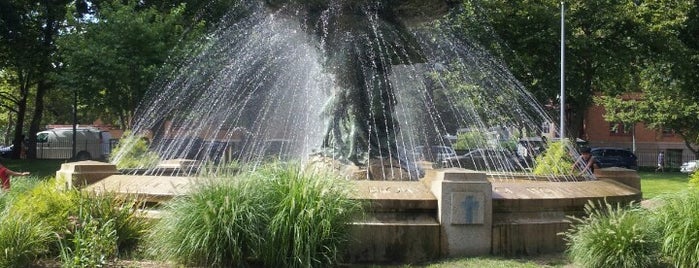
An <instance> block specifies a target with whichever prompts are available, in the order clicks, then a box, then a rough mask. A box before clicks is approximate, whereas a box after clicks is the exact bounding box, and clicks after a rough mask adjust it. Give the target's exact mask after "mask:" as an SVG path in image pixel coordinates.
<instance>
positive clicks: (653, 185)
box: [638, 171, 689, 199]
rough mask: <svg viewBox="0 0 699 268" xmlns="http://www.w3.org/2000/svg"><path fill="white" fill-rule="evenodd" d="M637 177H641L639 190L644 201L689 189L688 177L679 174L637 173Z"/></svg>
mask: <svg viewBox="0 0 699 268" xmlns="http://www.w3.org/2000/svg"><path fill="white" fill-rule="evenodd" d="M638 175H639V176H641V190H642V191H643V198H644V199H651V198H654V197H657V196H660V195H663V194H671V193H676V192H679V191H682V190H685V189H687V188H688V187H689V186H688V184H687V183H688V181H689V175H687V174H684V173H680V172H663V173H655V172H652V171H650V172H649V171H639V172H638Z"/></svg>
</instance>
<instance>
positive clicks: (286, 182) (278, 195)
mask: <svg viewBox="0 0 699 268" xmlns="http://www.w3.org/2000/svg"><path fill="white" fill-rule="evenodd" d="M260 174H261V175H262V176H264V177H265V178H266V180H267V181H269V183H270V187H269V189H268V190H267V194H268V195H269V197H268V200H269V201H271V202H272V203H271V204H272V205H273V209H272V213H273V214H272V215H271V217H270V222H269V223H268V225H267V230H266V231H267V233H266V235H265V237H266V239H265V243H264V247H263V250H262V254H263V255H262V256H261V258H262V262H264V263H265V264H266V265H267V266H269V267H325V266H332V265H333V264H336V262H337V255H338V252H339V250H340V248H341V246H342V245H344V244H345V243H346V242H347V240H348V231H349V222H350V220H351V219H352V217H353V216H356V215H355V214H356V213H357V212H358V211H359V209H360V204H359V203H357V201H355V200H351V199H349V191H348V189H351V187H349V185H348V184H347V182H346V181H345V180H343V179H340V178H339V177H338V176H337V175H334V174H332V173H330V172H315V173H306V172H303V171H302V169H301V168H300V166H299V165H287V166H283V165H270V166H267V167H266V168H265V169H263V170H262V171H261V172H260Z"/></svg>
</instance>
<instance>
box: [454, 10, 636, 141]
mask: <svg viewBox="0 0 699 268" xmlns="http://www.w3.org/2000/svg"><path fill="white" fill-rule="evenodd" d="M636 2H638V1H612V0H602V1H580V0H576V1H566V2H565V4H566V14H565V21H566V30H565V34H566V77H565V84H566V99H567V103H568V104H569V105H570V111H571V112H572V114H570V121H571V122H569V123H568V124H567V125H568V126H569V128H570V131H568V133H573V135H576V136H577V135H579V133H580V132H581V130H582V119H583V116H584V114H585V111H586V110H587V108H588V107H589V106H590V105H591V104H592V101H593V100H592V96H593V95H594V93H596V92H619V91H622V90H624V89H626V88H628V87H629V86H630V85H633V83H634V78H635V77H637V74H638V73H639V71H640V66H639V62H640V59H642V57H639V55H643V54H644V53H645V52H646V51H647V50H648V49H647V48H646V47H645V46H644V44H645V43H644V40H645V38H646V33H645V32H644V31H643V30H644V28H643V27H642V26H643V25H642V24H640V23H639V21H638V18H637V16H636V14H637V11H638V9H639V6H637V5H636ZM464 8H465V9H466V10H472V11H471V12H465V13H464V14H472V15H471V16H472V17H469V18H464V19H463V20H462V21H463V23H464V24H466V25H465V26H463V28H464V29H470V30H468V31H465V34H467V35H471V36H475V38H477V39H478V40H480V41H481V43H484V44H486V46H487V47H488V48H489V49H490V51H491V52H493V53H495V54H496V55H499V56H500V57H501V58H503V59H504V61H505V62H506V63H507V64H508V67H509V69H510V70H511V71H512V72H513V73H514V75H515V76H516V77H517V78H518V79H519V80H520V81H521V82H522V83H523V84H524V85H525V87H527V88H528V89H529V90H530V91H531V92H532V93H533V94H534V96H536V98H537V99H538V100H539V102H540V103H545V102H546V101H548V100H549V99H555V98H557V97H556V96H558V95H559V92H560V91H559V82H560V76H559V68H560V64H559V62H560V56H559V54H560V53H559V42H560V34H559V33H560V1H555V0H536V1H502V0H486V1H472V0H466V1H464ZM473 16H475V19H474V18H473ZM474 25H475V26H476V27H475V29H476V30H473V26H474ZM479 29H480V30H479ZM554 113H555V111H554Z"/></svg>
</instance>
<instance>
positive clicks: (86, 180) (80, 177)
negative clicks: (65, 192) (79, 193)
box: [56, 161, 119, 189]
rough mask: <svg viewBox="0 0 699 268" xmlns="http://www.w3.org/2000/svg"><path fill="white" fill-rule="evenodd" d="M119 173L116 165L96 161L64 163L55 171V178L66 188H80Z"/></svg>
mask: <svg viewBox="0 0 699 268" xmlns="http://www.w3.org/2000/svg"><path fill="white" fill-rule="evenodd" d="M115 174H119V171H117V169H116V165H113V164H109V163H104V162H98V161H79V162H71V163H65V164H62V165H61V169H60V170H58V171H56V180H57V181H58V183H59V184H61V185H64V186H65V188H66V189H71V188H73V187H77V188H81V187H83V186H85V185H90V184H93V183H95V182H97V181H100V180H102V179H104V178H106V177H109V176H111V175H115Z"/></svg>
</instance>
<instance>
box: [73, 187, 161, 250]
mask: <svg viewBox="0 0 699 268" xmlns="http://www.w3.org/2000/svg"><path fill="white" fill-rule="evenodd" d="M78 202H79V207H80V213H81V214H83V215H82V216H79V217H80V218H81V219H82V221H84V222H88V223H90V222H96V223H97V224H99V225H100V226H105V225H111V226H112V227H111V228H113V229H114V232H115V234H116V237H115V241H114V242H115V244H116V248H117V249H118V253H119V254H122V253H123V254H127V253H130V252H132V251H133V250H135V249H136V248H137V246H138V244H139V243H140V242H141V240H142V238H143V237H144V236H145V235H146V233H147V232H148V229H149V228H150V222H149V220H148V219H146V218H145V217H143V215H141V214H140V213H139V212H138V210H137V209H138V208H139V207H140V206H141V205H140V203H138V201H136V200H135V199H132V198H126V197H121V196H117V195H116V194H113V193H100V194H93V193H84V192H83V193H81V194H80V198H79V200H78Z"/></svg>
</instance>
